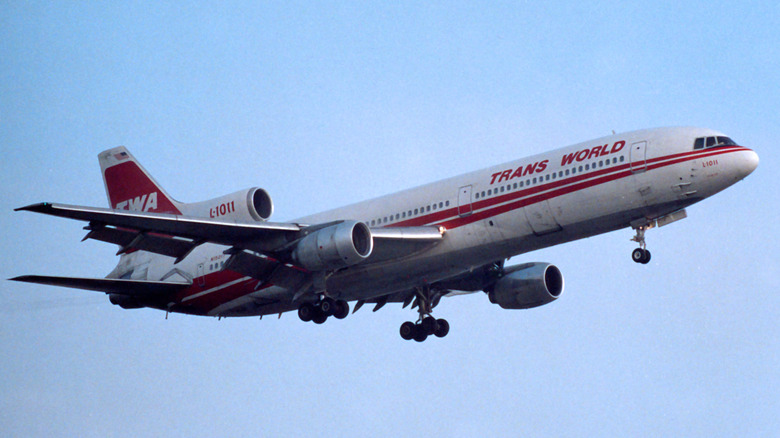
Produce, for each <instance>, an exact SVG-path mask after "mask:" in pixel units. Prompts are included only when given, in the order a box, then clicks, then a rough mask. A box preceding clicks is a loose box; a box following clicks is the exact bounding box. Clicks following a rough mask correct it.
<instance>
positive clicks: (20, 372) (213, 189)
mask: <svg viewBox="0 0 780 438" xmlns="http://www.w3.org/2000/svg"><path fill="white" fill-rule="evenodd" d="M651 3H652V6H650V4H651ZM778 23H780V7H779V6H777V3H776V2H732V3H728V2H712V1H706V2H704V1H702V2H677V1H674V2H637V3H627V2H598V3H595V4H592V3H587V2H586V3H582V2H571V4H567V3H558V2H539V3H538V4H537V2H528V3H522V4H521V3H520V2H490V6H481V5H475V4H472V3H464V4H459V3H457V2H442V3H424V4H421V2H388V3H387V4H372V3H367V2H355V3H353V4H348V3H343V2H341V3H338V4H336V5H334V4H325V3H318V2H301V3H295V2H267V3H262V4H260V5H257V4H255V2H248V3H225V2H216V3H213V4H210V5H205V6H194V7H185V6H182V5H181V3H180V2H174V3H164V2H151V3H136V2H132V3H130V4H127V5H116V4H114V3H106V2H94V3H92V2H51V3H42V2H5V3H3V5H2V6H0V148H2V149H0V150H1V151H2V160H0V170H1V171H0V187H2V196H0V229H1V230H2V231H0V239H1V240H0V241H1V242H2V243H1V244H0V247H1V248H2V251H1V252H0V278H8V277H12V276H16V275H22V274H28V273H30V274H32V273H37V274H44V273H49V274H53V275H74V276H98V277H99V276H103V275H105V274H106V273H108V272H109V271H110V270H111V268H112V267H113V266H114V264H115V263H116V260H117V259H116V258H115V257H114V256H113V254H114V252H115V250H116V249H115V248H114V247H113V246H111V245H107V244H102V243H100V242H91V241H90V242H84V243H80V242H79V241H80V239H81V237H82V236H83V233H84V232H83V231H82V230H81V227H82V226H83V224H81V223H78V222H73V221H66V220H58V219H55V218H50V217H43V216H37V215H32V214H29V213H14V212H12V209H13V208H15V207H19V206H23V205H26V204H29V203H33V202H40V201H56V202H63V203H72V204H83V205H95V206H104V205H106V197H105V192H104V189H103V185H102V181H101V177H100V172H99V169H98V165H97V158H96V155H97V153H98V152H100V151H102V150H104V149H106V148H109V147H113V146H116V145H125V146H127V147H129V148H130V149H131V150H132V151H133V153H134V154H135V155H136V156H137V157H138V158H139V159H140V160H141V162H142V163H143V164H144V165H145V166H146V167H147V168H148V169H149V170H150V171H151V172H152V173H153V174H154V175H155V177H156V178H157V179H158V180H159V181H160V182H161V183H162V184H163V185H164V186H165V187H166V188H167V189H168V190H169V191H170V192H171V193H172V194H173V195H174V196H175V197H176V198H178V199H180V200H182V201H186V202H190V201H197V200H202V199H207V198H212V197H215V196H218V195H221V194H224V193H229V192H233V191H235V190H238V189H241V188H246V187H250V186H261V187H264V188H265V189H267V190H268V191H269V192H270V193H271V194H272V196H273V197H274V200H275V204H276V213H275V217H274V219H275V220H285V219H291V218H294V217H299V216H303V215H305V214H309V213H314V212H317V211H320V210H324V209H327V208H330V207H334V206H339V205H343V204H346V203H349V202H353V201H358V200H361V199H366V198H370V197H374V196H379V195H383V194H386V193H390V192H394V191H396V190H399V189H403V188H408V187H412V186H415V185H418V184H422V183H426V182H431V181H434V180H437V179H441V178H445V177H449V176H453V175H456V174H459V173H462V172H465V171H468V170H473V169H476V168H481V167H485V166H488V165H492V164H497V163H500V162H503V161H508V160H510V159H516V158H520V157H522V156H525V155H530V154H532V153H538V152H542V151H544V150H547V149H552V148H555V147H561V146H565V145H568V144H572V143H575V142H579V141H584V140H587V139H590V138H595V137H599V136H602V135H606V134H609V133H610V132H611V131H612V130H616V131H618V132H619V131H626V130H632V129H639V128H649V127H657V126H669V125H695V126H704V127H709V128H714V129H718V130H721V131H723V132H725V133H727V134H728V135H729V136H731V137H732V138H734V139H735V140H737V141H738V142H740V143H741V144H744V145H746V146H750V147H753V148H754V149H755V150H756V151H757V152H758V153H759V155H760V157H761V164H760V166H759V168H758V170H757V171H756V172H755V173H754V174H753V175H751V176H750V177H748V178H747V179H746V180H745V181H743V182H741V183H739V184H737V185H735V186H734V187H732V188H730V189H728V190H727V191H725V192H723V193H722V194H719V195H717V196H715V197H714V198H712V199H708V200H706V201H704V202H703V203H701V204H700V205H696V206H694V207H692V208H690V209H689V211H688V213H689V217H688V219H686V220H684V221H681V222H678V223H675V224H672V225H669V226H668V227H665V228H662V229H657V230H651V231H650V232H648V244H649V248H650V249H651V250H652V252H653V260H652V262H651V263H650V264H649V265H647V266H640V265H637V264H635V263H633V262H631V260H630V258H629V254H630V251H631V249H633V245H634V244H633V243H632V242H630V241H629V239H630V237H631V236H632V232H631V231H630V230H628V229H626V230H622V231H618V232H614V233H611V234H607V235H603V236H599V237H595V238H591V239H587V240H584V241H579V242H574V243H570V244H567V245H562V246H558V247H555V248H551V249H548V250H544V251H539V252H536V253H532V254H525V255H522V256H519V257H516V258H514V259H513V260H512V262H514V263H517V262H521V261H549V262H553V263H555V264H557V265H558V266H559V267H560V268H561V269H562V271H563V273H564V275H565V276H566V290H565V292H564V295H563V296H562V298H561V299H560V300H558V301H556V302H554V303H552V304H550V305H548V306H544V307H541V308H537V309H532V310H526V311H508V310H503V309H501V308H499V307H497V306H495V305H492V304H490V303H489V302H488V300H487V298H486V297H485V296H484V294H474V295H470V296H465V297H456V298H451V299H447V300H443V301H442V303H441V304H440V305H439V307H437V308H436V312H435V314H436V315H437V316H439V317H446V318H447V319H448V320H449V321H450V324H451V325H452V330H451V332H450V334H449V336H448V337H447V338H445V339H432V340H429V341H428V342H425V343H423V344H417V343H413V342H412V343H409V342H404V341H402V340H401V339H400V337H399V336H398V326H399V325H400V323H401V322H403V321H406V320H408V319H411V318H413V317H414V316H415V315H414V312H412V311H409V309H401V307H400V306H398V305H388V306H387V307H385V308H383V309H382V310H381V311H379V312H377V313H372V312H371V309H370V307H366V308H364V309H362V310H361V311H359V312H358V313H356V314H355V315H352V316H350V317H349V318H347V319H345V320H343V321H333V322H331V321H329V322H328V323H327V324H324V325H323V326H315V325H314V324H304V323H302V322H300V321H299V320H298V319H297V317H296V316H295V315H294V314H286V315H284V316H283V317H282V318H281V319H280V320H277V319H276V318H275V317H271V318H264V319H263V320H262V321H261V320H258V319H257V318H247V319H240V318H239V319H228V320H222V321H217V320H216V319H211V318H200V317H192V316H183V315H171V316H170V317H169V319H168V320H167V321H166V320H165V319H164V316H165V315H164V313H162V312H159V311H154V310H147V309H144V310H135V311H126V310H121V309H119V308H118V307H116V306H112V305H110V304H109V303H108V300H107V299H106V297H104V296H103V295H101V294H95V293H90V292H80V291H75V290H67V289H58V288H51V287H43V286H32V285H27V284H16V283H13V282H8V281H5V280H3V281H2V286H1V287H0V291H1V292H0V311H1V312H2V315H1V316H2V317H1V318H0V376H2V377H0V435H4V436H20V437H21V436H43V435H46V436H95V437H103V436H128V437H129V436H133V437H134V436H144V435H146V436H215V435H227V436H289V435H302V434H309V435H313V434H318V435H319V434H322V435H326V436H327V435H334V436H366V435H375V436H401V435H413V434H414V435H422V434H425V435H433V436H487V435H490V436H512V437H514V436H518V435H520V436H699V437H712V436H777V435H778V434H780V420H779V419H778V418H779V417H778V415H777V414H778V412H780V373H778V370H780V330H778V322H777V321H778V320H777V317H778V315H779V314H780V298H779V296H780V295H778V291H779V290H780V280H779V279H778V278H779V277H780V276H779V275H778V274H779V272H778V265H779V264H780V262H779V261H778V258H777V256H776V255H775V253H776V251H777V247H778V242H779V241H780V239H779V238H778V235H779V233H778V229H777V224H778V219H780V215H779V214H778V212H779V211H780V205H778V195H777V193H776V188H777V187H778V182H779V181H778V177H777V174H778V173H777V172H776V168H777V163H778V155H779V154H778V152H777V148H776V145H777V141H778V138H780V133H779V132H778V126H780V123H779V122H780V111H779V110H778V104H780V73H778V72H780V49H779V48H780V26H778Z"/></svg>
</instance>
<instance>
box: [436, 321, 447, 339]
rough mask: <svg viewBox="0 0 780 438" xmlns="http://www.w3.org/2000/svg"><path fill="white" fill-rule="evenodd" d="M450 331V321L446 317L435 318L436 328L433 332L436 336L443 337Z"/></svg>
mask: <svg viewBox="0 0 780 438" xmlns="http://www.w3.org/2000/svg"><path fill="white" fill-rule="evenodd" d="M449 332H450V323H448V322H447V320H446V319H437V320H436V330H435V331H434V332H433V334H434V335H436V337H437V338H443V337H445V336H447V333H449Z"/></svg>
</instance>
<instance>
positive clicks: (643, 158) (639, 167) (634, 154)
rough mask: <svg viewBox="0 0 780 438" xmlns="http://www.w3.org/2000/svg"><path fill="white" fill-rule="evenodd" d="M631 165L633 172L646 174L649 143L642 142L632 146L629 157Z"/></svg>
mask: <svg viewBox="0 0 780 438" xmlns="http://www.w3.org/2000/svg"><path fill="white" fill-rule="evenodd" d="M628 161H629V162H630V163H631V172H634V173H636V172H644V171H645V170H647V142H646V141H640V142H637V143H634V144H632V145H631V152H630V154H629V157H628Z"/></svg>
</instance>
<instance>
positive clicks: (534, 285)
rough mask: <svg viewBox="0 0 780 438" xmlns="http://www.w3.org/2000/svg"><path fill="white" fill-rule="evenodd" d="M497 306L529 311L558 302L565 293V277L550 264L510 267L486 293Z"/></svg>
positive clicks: (526, 264)
mask: <svg viewBox="0 0 780 438" xmlns="http://www.w3.org/2000/svg"><path fill="white" fill-rule="evenodd" d="M486 292H487V293H488V298H490V302H491V303H493V304H498V305H499V306H501V307H503V308H504V309H528V308H531V307H537V306H541V305H544V304H547V303H549V302H552V301H554V300H555V299H557V298H558V297H559V296H560V295H561V293H562V292H563V274H561V271H560V269H558V268H557V267H555V266H554V265H551V264H549V263H524V264H522V265H517V266H510V267H508V268H506V269H505V270H504V275H503V276H502V277H501V279H499V280H498V281H496V283H495V284H494V285H492V286H491V287H490V288H489V289H487V290H486Z"/></svg>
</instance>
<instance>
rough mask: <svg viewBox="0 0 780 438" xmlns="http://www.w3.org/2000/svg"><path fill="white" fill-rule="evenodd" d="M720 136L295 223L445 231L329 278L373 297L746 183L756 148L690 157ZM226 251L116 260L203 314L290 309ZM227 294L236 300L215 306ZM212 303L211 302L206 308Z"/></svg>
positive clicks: (601, 156) (411, 193) (647, 136)
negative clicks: (416, 248) (180, 288)
mask: <svg viewBox="0 0 780 438" xmlns="http://www.w3.org/2000/svg"><path fill="white" fill-rule="evenodd" d="M718 135H721V136H722V135H723V134H720V133H718V132H715V131H711V130H708V129H700V128H660V129H652V130H642V131H634V132H629V133H624V134H618V135H613V136H609V137H604V138H600V139H596V140H593V141H588V142H584V143H580V144H576V145H573V146H569V147H566V148H562V149H558V150H554V151H552V152H546V153H543V154H539V155H535V156H532V157H528V158H523V159H520V160H517V161H513V162H509V163H504V164H500V165H497V166H493V167H490V168H487V169H483V170H479V171H476V172H471V173H468V174H465V175H461V176H457V177H454V178H449V179H446V180H443V181H439V182H435V183H432V184H428V185H424V186H421V187H417V188H413V189H409V190H404V191H402V192H398V193H395V194H391V195H387V196H383V197H380V198H377V199H372V200H368V201H364V202H360V203H356V204H353V205H349V206H346V207H342V208H338V209H334V210H330V211H326V212H322V213H319V214H315V215H312V216H307V217H304V218H301V219H299V220H296V221H294V222H296V223H301V224H319V223H325V222H329V221H335V220H349V219H352V220H359V221H362V222H365V223H366V224H368V225H369V226H370V227H371V228H379V227H386V226H392V227H403V226H422V225H440V226H443V227H444V228H445V229H446V232H445V235H444V238H443V239H442V241H441V242H440V243H438V244H436V245H434V246H432V247H428V248H426V249H425V250H423V251H420V252H418V253H416V254H410V255H407V256H405V257H401V258H391V259H388V260H385V261H372V259H371V258H369V259H368V260H367V261H366V262H364V263H361V264H357V265H355V266H352V267H349V268H347V269H344V270H341V271H339V272H337V273H335V274H333V275H331V276H330V277H329V278H328V279H327V291H328V293H329V295H331V296H333V297H334V298H341V299H345V300H357V299H361V300H366V299H371V298H375V297H378V296H382V295H387V294H390V293H394V292H398V291H403V290H408V289H410V288H413V287H415V286H420V285H421V284H423V283H427V284H430V283H434V282H436V281H441V280H444V279H447V278H450V277H453V276H456V275H459V274H462V273H463V272H467V271H470V270H472V269H474V268H477V267H480V266H483V265H485V264H487V263H491V262H494V261H498V260H502V259H506V258H509V257H512V256H516V255H519V254H522V253H526V252H529V251H533V250H536V249H539V248H544V247H548V246H551V245H556V244H559V243H563V242H568V241H572V240H576V239H581V238H585V237H588V236H593V235H596V234H600V233H604V232H608V231H612V230H616V229H620V228H625V227H628V226H632V225H633V226H641V225H645V224H648V223H650V222H651V221H652V220H654V219H657V218H659V217H662V216H664V215H667V214H669V213H672V212H674V211H677V210H680V209H682V208H685V207H686V206H689V205H691V204H693V203H695V202H698V201H700V200H702V199H704V198H706V197H708V196H711V195H713V194H715V193H717V192H719V191H721V190H723V189H725V188H726V187H728V186H730V185H732V184H734V183H735V182H737V181H739V180H741V179H742V178H744V177H745V176H746V175H747V174H748V173H750V172H751V171H752V170H753V168H755V163H757V156H756V154H755V153H754V152H753V151H751V150H749V149H746V148H742V147H739V146H733V147H728V148H712V149H699V150H694V149H693V144H694V139H696V138H698V137H706V136H718ZM226 249H227V247H224V246H220V245H213V244H205V245H202V246H200V247H198V248H197V249H195V250H194V251H193V252H192V254H190V255H189V256H188V257H187V258H186V259H185V260H184V261H182V262H181V263H178V264H176V265H174V264H173V261H172V260H171V258H169V257H164V256H157V255H154V254H150V253H144V252H138V253H133V254H130V255H128V256H125V257H124V258H123V260H122V261H121V262H120V263H124V264H132V265H134V267H135V269H134V275H133V276H134V278H139V279H149V280H160V279H181V277H187V278H188V279H191V280H192V281H193V282H194V283H195V284H197V283H199V282H201V283H202V284H203V290H202V291H200V292H198V293H193V294H192V295H190V296H184V297H181V298H182V299H181V301H182V304H186V303H187V301H190V302H192V303H193V305H195V304H196V303H197V304H198V305H199V306H206V307H207V308H208V309H207V311H205V312H204V313H206V314H211V315H224V316H243V315H257V314H269V313H277V312H281V311H287V310H293V309H295V308H296V306H295V304H293V303H292V297H293V295H294V294H295V293H296V291H290V290H287V289H283V288H280V287H276V286H267V285H265V286H263V287H260V285H258V282H257V280H254V279H252V278H250V277H242V276H234V277H231V276H227V274H225V273H224V272H223V271H221V264H222V262H224V261H225V260H226V259H227V257H228V256H226V255H224V254H223V252H224V251H225V250H226ZM139 268H140V269H139ZM142 277H145V278H142ZM227 289H233V290H235V292H234V294H233V295H230V296H228V297H227V299H221V300H217V299H216V296H218V295H220V294H221V293H224V292H225V291H226V290H227ZM255 289H256V290H255ZM209 295H212V296H213V297H214V298H215V299H214V300H212V301H209V300H208V297H209ZM278 298H284V299H282V300H281V302H280V303H281V304H277V305H272V306H268V305H264V306H261V305H262V304H263V303H268V302H269V301H273V300H275V299H278ZM255 303H257V305H255Z"/></svg>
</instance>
